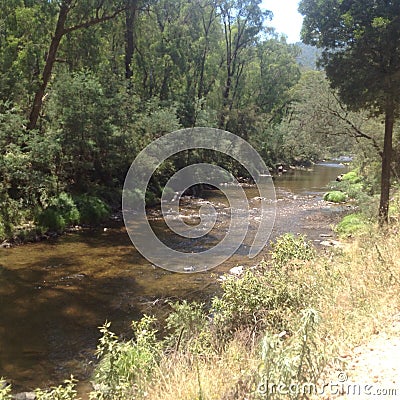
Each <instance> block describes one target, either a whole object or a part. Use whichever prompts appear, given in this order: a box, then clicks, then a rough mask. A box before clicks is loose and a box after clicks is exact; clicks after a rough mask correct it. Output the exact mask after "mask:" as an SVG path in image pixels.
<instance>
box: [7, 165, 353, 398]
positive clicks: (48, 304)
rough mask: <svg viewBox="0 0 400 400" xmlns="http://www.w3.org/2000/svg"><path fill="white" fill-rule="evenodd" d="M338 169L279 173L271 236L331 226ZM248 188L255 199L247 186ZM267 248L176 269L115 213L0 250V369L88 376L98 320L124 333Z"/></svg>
mask: <svg viewBox="0 0 400 400" xmlns="http://www.w3.org/2000/svg"><path fill="white" fill-rule="evenodd" d="M345 168H346V167H345V166H343V165H342V164H340V163H339V162H324V163H320V164H317V165H315V166H313V168H311V169H308V170H305V169H304V170H293V171H292V170H291V171H289V172H288V173H286V174H283V175H281V176H278V177H276V179H275V182H274V183H275V191H276V197H277V201H276V206H277V212H276V221H275V225H274V228H273V232H272V235H271V238H272V239H273V238H275V237H276V236H278V235H280V234H282V233H284V232H293V233H303V234H306V235H307V236H308V237H309V239H310V240H313V241H314V242H315V244H316V246H318V243H319V242H320V241H321V240H324V239H322V237H323V236H324V235H330V234H332V231H331V226H332V224H333V223H335V222H337V220H338V218H339V217H340V214H341V212H342V211H343V206H333V205H329V204H326V203H325V202H323V200H322V196H323V193H324V192H325V191H326V187H327V185H328V183H329V182H330V181H332V180H334V179H335V178H336V176H337V175H339V174H341V173H343V172H345V171H346V169H345ZM245 191H246V195H247V196H248V198H249V199H250V200H251V201H256V200H255V199H254V198H255V197H256V196H257V195H258V192H257V191H255V189H254V188H252V187H248V188H245ZM205 198H206V200H207V201H208V202H210V203H211V204H214V205H216V206H217V208H218V206H221V204H222V205H223V204H224V203H223V198H222V199H221V196H220V194H219V192H217V191H208V192H206V193H205ZM200 203H201V201H200V200H198V199H190V200H189V201H187V202H186V205H184V206H183V210H182V212H183V213H185V215H186V216H187V215H189V216H190V213H193V214H195V213H196V212H197V210H198V206H199V204H200ZM225 208H226V207H225ZM150 219H151V221H152V226H153V229H154V230H155V231H156V232H157V234H158V235H160V236H161V237H162V236H164V237H163V239H164V241H165V242H168V240H169V237H168V231H167V230H166V227H165V224H164V222H163V221H162V220H161V218H159V214H158V213H157V212H156V211H154V212H153V213H152V214H151V215H150ZM104 228H106V229H104ZM205 245H207V243H206V244H205ZM209 245H212V243H210V244H209ZM267 251H268V250H267V249H265V250H264V252H262V253H261V254H260V255H259V256H258V257H257V258H256V259H255V260H254V259H253V260H248V259H244V258H243V256H242V255H241V254H240V252H238V254H235V255H234V256H232V257H231V258H230V259H229V260H228V261H226V262H225V263H223V264H222V265H220V266H218V267H217V268H215V269H213V270H212V271H208V272H203V273H198V274H177V273H173V272H169V271H166V270H163V269H160V268H157V267H154V266H152V265H151V264H150V263H149V262H148V261H146V260H145V259H144V258H143V257H141V256H140V254H139V253H138V252H137V251H136V250H135V249H134V247H133V246H132V243H131V242H130V240H129V237H128V235H127V233H126V230H125V228H124V226H123V224H122V222H118V221H115V222H112V223H111V222H110V224H109V225H107V226H106V227H102V228H101V229H100V228H99V229H97V230H91V231H81V232H77V233H70V234H66V235H63V236H62V237H60V238H57V239H50V240H47V241H44V242H40V243H33V244H27V245H24V246H19V247H14V248H11V249H0V376H5V377H7V378H8V379H10V380H11V381H12V383H13V386H14V388H15V389H16V390H19V391H21V390H31V389H33V388H35V387H37V386H41V387H46V386H48V385H54V384H59V383H61V382H62V380H63V379H65V378H68V377H69V376H70V374H71V373H73V374H74V376H75V377H77V378H78V379H87V378H88V376H89V375H90V373H91V371H92V363H91V362H92V361H94V355H93V353H94V350H95V348H96V343H97V340H98V338H99V334H98V329H97V327H98V326H100V325H101V324H103V323H104V321H105V320H109V321H112V329H113V330H114V331H115V332H117V333H118V334H120V335H121V336H122V337H124V336H125V335H129V333H128V332H129V325H130V321H131V320H133V319H136V318H139V317H140V315H141V314H142V313H144V312H147V313H157V307H158V306H159V305H162V304H165V301H166V300H175V299H181V298H186V299H201V300H203V301H207V299H209V298H210V297H211V296H212V295H213V294H215V293H217V292H218V284H217V282H216V278H217V276H218V275H220V274H222V273H224V272H226V271H228V270H229V269H230V268H231V267H233V266H237V265H254V264H255V262H256V261H257V260H260V259H261V258H262V257H263V255H265V254H266V252H267Z"/></svg>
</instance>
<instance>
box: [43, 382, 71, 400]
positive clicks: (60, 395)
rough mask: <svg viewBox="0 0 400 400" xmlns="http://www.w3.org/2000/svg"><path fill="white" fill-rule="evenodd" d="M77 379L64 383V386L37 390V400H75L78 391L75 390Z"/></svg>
mask: <svg viewBox="0 0 400 400" xmlns="http://www.w3.org/2000/svg"><path fill="white" fill-rule="evenodd" d="M75 384H76V381H75V379H74V378H73V377H72V376H71V379H67V380H65V381H64V385H65V386H63V385H60V386H55V387H52V388H51V389H48V390H42V389H36V390H35V395H36V400H75V399H76V395H77V391H76V390H75Z"/></svg>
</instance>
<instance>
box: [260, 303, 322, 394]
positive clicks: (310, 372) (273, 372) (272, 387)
mask: <svg viewBox="0 0 400 400" xmlns="http://www.w3.org/2000/svg"><path fill="white" fill-rule="evenodd" d="M319 322H320V318H319V314H318V312H317V311H316V310H314V309H305V310H302V311H301V321H300V328H299V329H298V330H297V331H296V332H294V334H293V336H291V337H290V338H286V339H285V335H284V333H285V332H283V335H282V333H281V334H277V335H272V334H270V333H269V332H267V333H266V334H265V335H264V337H263V339H262V341H261V360H262V362H261V365H260V367H259V369H258V374H259V376H258V379H257V380H258V385H257V394H258V395H259V396H260V398H264V396H266V397H265V398H268V399H281V398H283V397H282V394H283V391H282V392H280V391H279V390H276V389H277V388H279V385H283V386H281V387H283V388H284V389H285V399H293V400H294V399H296V400H297V399H299V398H304V397H303V396H304V395H307V394H313V393H307V392H302V391H301V389H302V387H304V388H309V389H311V388H312V386H310V385H315V386H314V387H317V380H318V378H319V377H320V375H321V373H322V371H323V369H324V367H325V365H326V361H327V360H326V357H325V356H324V353H323V345H322V343H321V341H320V337H319V336H320V335H319V332H318V331H317V328H318V324H319ZM293 383H295V385H293ZM302 385H304V386H302ZM296 389H297V390H296ZM305 398H308V397H305Z"/></svg>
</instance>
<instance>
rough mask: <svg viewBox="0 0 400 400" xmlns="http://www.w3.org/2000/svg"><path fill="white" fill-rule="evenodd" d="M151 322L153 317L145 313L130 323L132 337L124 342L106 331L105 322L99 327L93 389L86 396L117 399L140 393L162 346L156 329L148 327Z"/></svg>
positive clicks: (100, 399) (110, 399)
mask: <svg viewBox="0 0 400 400" xmlns="http://www.w3.org/2000/svg"><path fill="white" fill-rule="evenodd" d="M154 322H155V318H154V317H149V316H144V317H143V318H142V319H141V320H140V321H138V322H135V321H134V322H132V329H133V330H134V333H135V336H136V338H135V340H130V341H128V342H119V341H118V337H117V336H116V335H115V334H114V333H113V332H111V331H110V330H109V328H110V325H111V324H110V323H109V322H106V323H105V324H104V325H103V326H102V327H101V328H100V332H101V333H102V335H103V336H102V337H101V338H100V341H99V345H98V346H97V351H96V353H97V356H98V358H100V359H101V360H100V363H99V365H98V366H97V367H96V370H95V376H94V379H95V385H94V386H95V390H94V391H93V392H91V393H90V399H93V400H94V399H96V400H120V399H128V398H136V394H137V393H141V394H143V392H144V390H145V386H146V384H145V382H146V380H147V379H148V378H149V376H150V375H151V373H152V371H153V369H154V368H155V366H156V365H157V360H158V357H159V356H160V351H161V345H162V342H159V341H157V338H156V332H157V331H156V330H155V329H153V328H152V326H153V324H154Z"/></svg>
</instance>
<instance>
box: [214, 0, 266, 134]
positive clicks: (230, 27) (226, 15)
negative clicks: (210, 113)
mask: <svg viewBox="0 0 400 400" xmlns="http://www.w3.org/2000/svg"><path fill="white" fill-rule="evenodd" d="M260 3H261V0H224V1H221V2H220V5H219V11H220V15H221V19H222V23H223V30H224V39H225V43H224V44H225V84H224V89H223V93H222V98H223V104H222V110H221V114H220V121H219V127H220V128H226V124H227V117H228V113H229V111H230V110H231V109H232V106H233V101H234V98H235V88H237V87H238V85H239V83H240V80H241V78H242V75H243V70H244V67H245V64H246V63H248V62H249V54H246V52H247V50H248V49H249V47H251V46H254V45H255V44H256V43H257V41H258V39H259V34H260V32H261V30H262V28H263V24H264V21H265V19H266V18H267V17H268V16H270V15H271V13H270V11H262V10H261V8H260Z"/></svg>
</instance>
